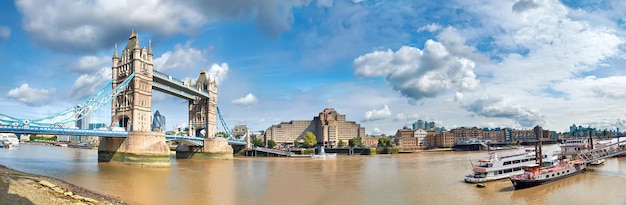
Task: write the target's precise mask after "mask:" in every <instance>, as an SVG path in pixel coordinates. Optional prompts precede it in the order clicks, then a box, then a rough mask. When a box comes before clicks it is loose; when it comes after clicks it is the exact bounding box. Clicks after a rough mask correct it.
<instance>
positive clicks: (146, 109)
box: [111, 31, 153, 132]
mask: <svg viewBox="0 0 626 205" xmlns="http://www.w3.org/2000/svg"><path fill="white" fill-rule="evenodd" d="M112 61H113V62H112V63H113V65H112V69H113V70H112V77H113V85H112V86H113V88H115V87H117V86H118V85H119V84H120V83H121V82H122V81H124V80H125V79H126V78H127V77H128V76H129V75H130V74H131V73H135V77H134V79H133V80H132V81H131V82H130V83H129V84H128V87H127V88H126V89H125V90H124V91H122V92H121V93H120V94H119V95H118V96H117V98H115V99H113V100H112V106H111V118H112V119H111V126H113V127H122V128H124V129H125V130H127V131H139V132H144V131H145V132H147V131H151V129H150V127H151V123H152V122H151V116H152V115H151V104H152V74H153V71H152V65H153V64H152V45H148V49H146V48H145V47H144V48H140V47H139V40H138V39H137V34H136V33H135V32H134V31H132V32H131V34H130V38H129V39H128V44H127V45H126V47H125V48H124V50H122V55H121V56H118V55H117V45H116V46H115V52H114V54H113V59H112Z"/></svg>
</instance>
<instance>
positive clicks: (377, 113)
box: [365, 105, 391, 121]
mask: <svg viewBox="0 0 626 205" xmlns="http://www.w3.org/2000/svg"><path fill="white" fill-rule="evenodd" d="M390 117H391V110H389V107H388V106H387V105H385V107H384V108H383V109H380V110H377V109H373V110H370V111H367V112H365V121H376V120H385V119H389V118H390Z"/></svg>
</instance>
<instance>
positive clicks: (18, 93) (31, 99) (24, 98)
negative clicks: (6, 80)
mask: <svg viewBox="0 0 626 205" xmlns="http://www.w3.org/2000/svg"><path fill="white" fill-rule="evenodd" d="M55 92H56V90H55V89H37V88H31V87H30V86H29V85H28V83H24V84H22V85H21V86H20V87H17V88H14V89H11V90H9V92H8V93H7V97H9V98H13V99H15V100H17V101H20V102H22V103H24V104H27V105H31V106H41V105H44V104H48V103H50V102H49V101H50V99H52V97H53V95H54V93H55Z"/></svg>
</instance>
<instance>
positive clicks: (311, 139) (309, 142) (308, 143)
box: [303, 131, 317, 147]
mask: <svg viewBox="0 0 626 205" xmlns="http://www.w3.org/2000/svg"><path fill="white" fill-rule="evenodd" d="M303 139H304V143H303V145H304V146H305V147H314V146H315V145H316V144H317V137H316V136H315V134H313V133H312V132H311V131H308V132H306V134H304V138H303Z"/></svg>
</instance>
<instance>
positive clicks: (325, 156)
mask: <svg viewBox="0 0 626 205" xmlns="http://www.w3.org/2000/svg"><path fill="white" fill-rule="evenodd" d="M336 157H337V153H326V152H325V151H324V147H320V152H319V153H318V154H314V155H311V158H313V159H333V158H336Z"/></svg>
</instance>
